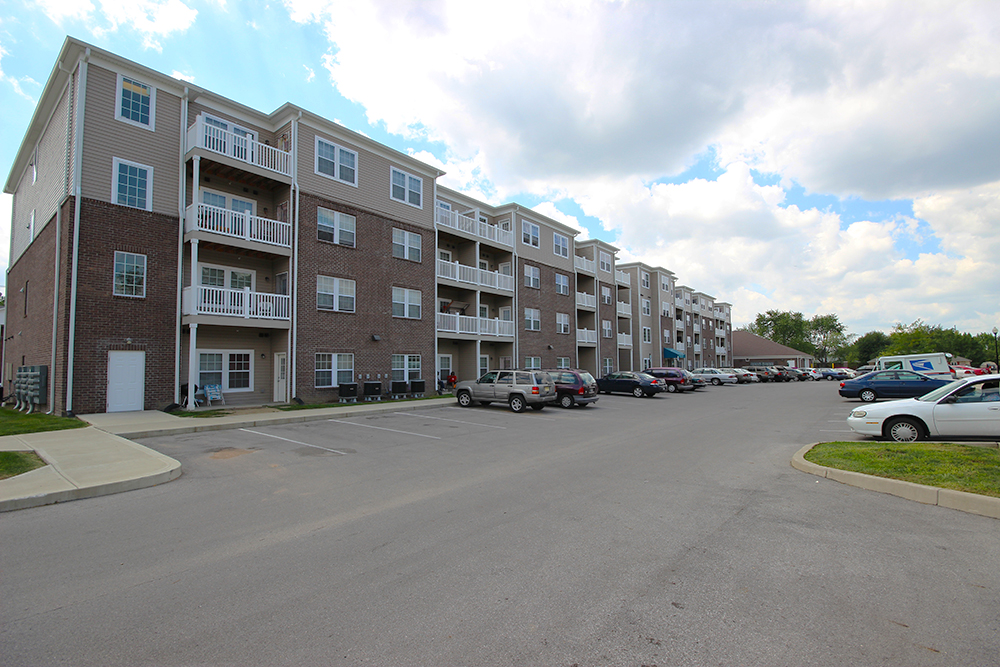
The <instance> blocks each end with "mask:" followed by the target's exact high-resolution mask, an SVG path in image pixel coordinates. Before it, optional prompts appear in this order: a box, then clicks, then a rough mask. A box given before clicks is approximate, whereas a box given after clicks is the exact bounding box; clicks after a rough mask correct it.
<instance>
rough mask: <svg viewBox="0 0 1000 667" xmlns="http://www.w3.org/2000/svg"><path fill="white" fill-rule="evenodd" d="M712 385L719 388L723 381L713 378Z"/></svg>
mask: <svg viewBox="0 0 1000 667" xmlns="http://www.w3.org/2000/svg"><path fill="white" fill-rule="evenodd" d="M712 384H714V385H715V386H716V387H718V386H719V385H720V384H722V380H720V379H719V378H712Z"/></svg>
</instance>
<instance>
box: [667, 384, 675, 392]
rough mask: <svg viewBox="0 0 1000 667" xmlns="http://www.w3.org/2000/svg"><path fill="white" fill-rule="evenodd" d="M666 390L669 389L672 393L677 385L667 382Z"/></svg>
mask: <svg viewBox="0 0 1000 667" xmlns="http://www.w3.org/2000/svg"><path fill="white" fill-rule="evenodd" d="M667 391H669V392H670V393H671V394H673V393H674V392H676V391H677V385H675V384H668V385H667Z"/></svg>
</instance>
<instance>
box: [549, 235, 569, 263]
mask: <svg viewBox="0 0 1000 667" xmlns="http://www.w3.org/2000/svg"><path fill="white" fill-rule="evenodd" d="M552 253H553V254H554V255H558V256H559V257H567V258H568V257H569V237H568V236H563V235H562V234H559V233H556V232H552Z"/></svg>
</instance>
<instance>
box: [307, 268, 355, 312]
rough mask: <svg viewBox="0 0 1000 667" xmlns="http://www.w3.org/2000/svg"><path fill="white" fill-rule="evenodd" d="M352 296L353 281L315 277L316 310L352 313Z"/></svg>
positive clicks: (353, 290) (353, 292)
mask: <svg viewBox="0 0 1000 667" xmlns="http://www.w3.org/2000/svg"><path fill="white" fill-rule="evenodd" d="M354 295H355V285H354V281H353V280H347V279H346V278H331V277H330V276H316V308H317V309H318V310H332V311H335V312H340V313H353V312H354V305H355V304H354V301H355V298H354Z"/></svg>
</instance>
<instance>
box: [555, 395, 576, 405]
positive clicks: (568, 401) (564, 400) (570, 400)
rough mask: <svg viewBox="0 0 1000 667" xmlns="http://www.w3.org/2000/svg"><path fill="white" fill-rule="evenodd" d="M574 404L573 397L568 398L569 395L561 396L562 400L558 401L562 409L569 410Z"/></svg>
mask: <svg viewBox="0 0 1000 667" xmlns="http://www.w3.org/2000/svg"><path fill="white" fill-rule="evenodd" d="M574 403H576V401H574V400H573V397H572V396H570V395H569V394H563V395H562V398H560V399H559V405H561V406H562V407H564V408H571V407H573V404H574Z"/></svg>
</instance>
